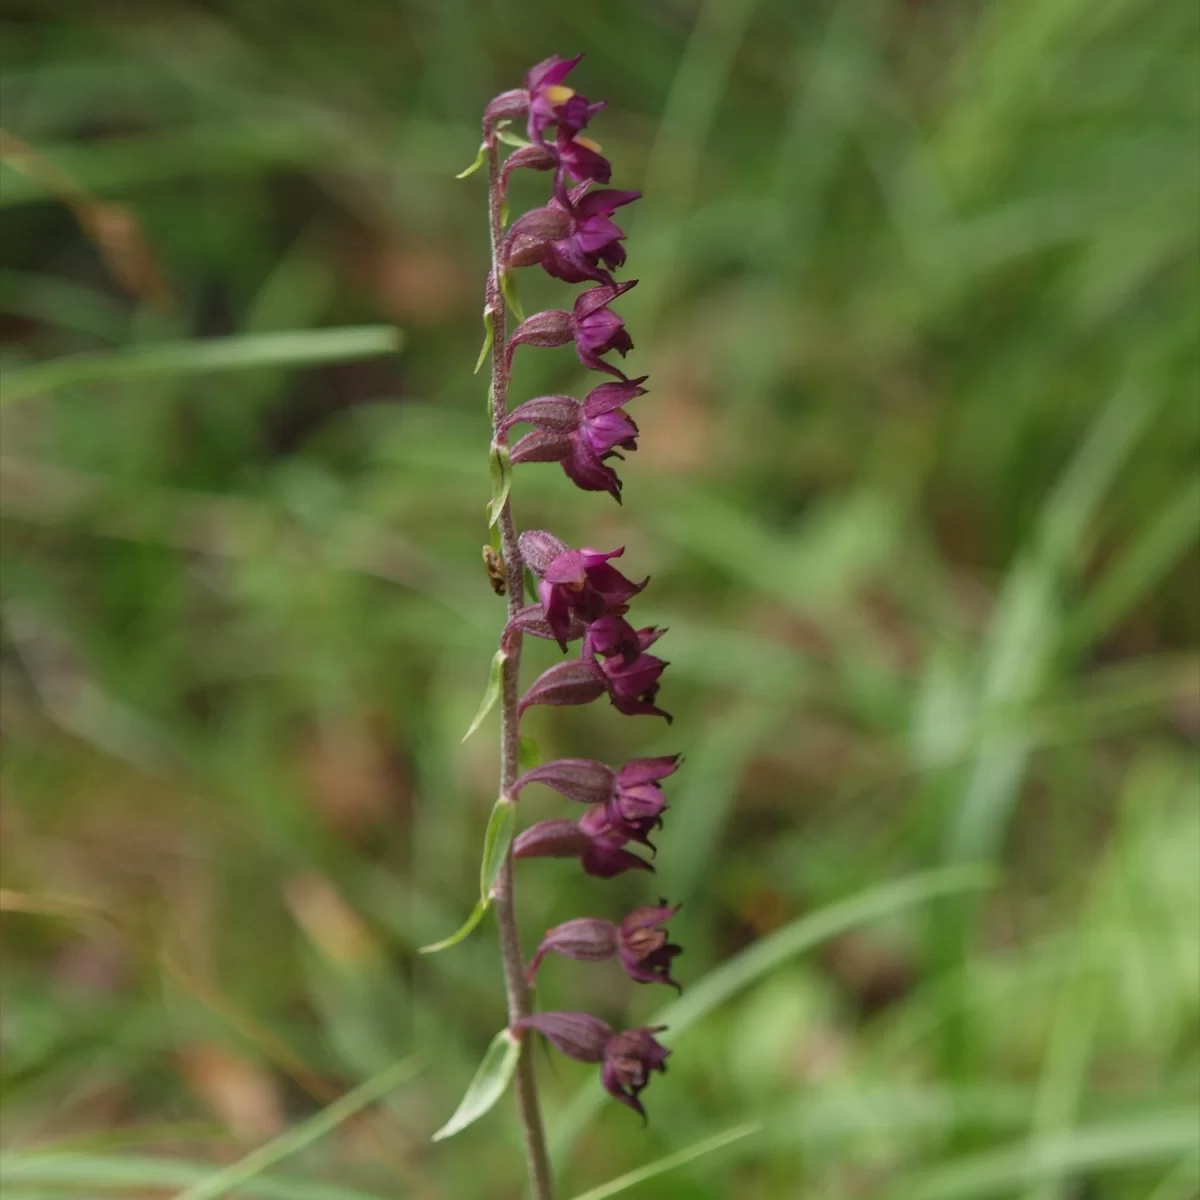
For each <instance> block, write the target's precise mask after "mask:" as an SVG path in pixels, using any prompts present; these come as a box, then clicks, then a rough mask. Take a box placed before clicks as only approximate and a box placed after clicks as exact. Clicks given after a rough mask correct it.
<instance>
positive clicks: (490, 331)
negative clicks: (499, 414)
mask: <svg viewBox="0 0 1200 1200" xmlns="http://www.w3.org/2000/svg"><path fill="white" fill-rule="evenodd" d="M483 329H484V334H483V345H482V346H480V348H479V357H478V358H477V359H476V360H475V370H474V371H472V372H471V373H472V374H473V375H478V374H479V371H480V368H481V367H482V366H483V364H484V363H485V362H487V356H488V354H489V353H490V352H491V349H492V342H493V341H494V340H495V337H496V318H495V317H494V316H493V315H492V310H491V309H490V308H488V309H485V310H484V313H483ZM491 407H492V403H491V396H490V395H489V396H488V409H489V411H490V410H491Z"/></svg>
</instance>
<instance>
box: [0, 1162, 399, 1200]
mask: <svg viewBox="0 0 1200 1200" xmlns="http://www.w3.org/2000/svg"><path fill="white" fill-rule="evenodd" d="M211 1174H212V1167H211V1166H210V1165H208V1164H204V1163H189V1162H183V1161H181V1160H178V1159H167V1158H126V1157H119V1158H118V1157H111V1158H110V1157H103V1156H99V1155H84V1154H79V1155H76V1154H71V1155H66V1154H36V1153H30V1154H20V1155H16V1154H13V1155H8V1156H5V1157H3V1158H0V1195H3V1196H6V1197H7V1196H8V1195H9V1194H10V1193H9V1188H10V1186H11V1185H12V1184H18V1183H29V1184H49V1185H56V1186H65V1187H81V1188H87V1189H88V1190H89V1191H90V1192H94V1191H95V1190H96V1189H104V1190H115V1191H116V1192H117V1193H118V1195H128V1194H129V1193H130V1192H131V1191H134V1190H142V1189H156V1190H161V1189H164V1188H186V1187H190V1186H191V1185H193V1184H196V1183H199V1182H201V1181H202V1180H204V1179H205V1178H206V1177H208V1176H210V1175H211ZM240 1190H241V1192H242V1194H243V1195H245V1196H257V1197H261V1200H395V1197H394V1195H393V1196H391V1197H384V1196H381V1195H379V1193H378V1192H363V1191H359V1190H358V1189H356V1188H347V1187H342V1186H341V1185H339V1184H334V1183H313V1182H312V1181H311V1180H300V1179H292V1178H281V1177H278V1176H277V1177H275V1178H266V1177H264V1176H258V1177H257V1178H252V1179H247V1180H246V1181H245V1182H243V1183H242V1184H241V1185H240Z"/></svg>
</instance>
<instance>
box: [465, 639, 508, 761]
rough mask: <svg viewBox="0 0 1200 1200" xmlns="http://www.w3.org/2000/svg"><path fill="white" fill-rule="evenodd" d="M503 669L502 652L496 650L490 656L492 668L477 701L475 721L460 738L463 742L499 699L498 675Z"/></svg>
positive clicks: (481, 722)
mask: <svg viewBox="0 0 1200 1200" xmlns="http://www.w3.org/2000/svg"><path fill="white" fill-rule="evenodd" d="M503 668H504V651H503V650H497V651H496V653H495V654H494V655H493V656H492V666H491V669H490V670H489V671H488V681H487V686H486V687H485V688H484V689H483V698H482V699H481V700H480V701H479V710H478V711H477V712H476V713H475V719H474V720H473V721H472V722H471V727H470V729H468V730H467V732H466V733H464V734H463V736H462V740H463V741H464V742H465V741H466V740H467V738H469V737H470V736H471V734H473V733H474V732H475V730H477V729H478V728H479V727H480V725H482V724H483V720H484V718H485V717H486V716H487V715H488V713H490V712H491V711H492V709H493V708H495V707H496V701H497V700H499V699H500V675H501V672H502V671H503Z"/></svg>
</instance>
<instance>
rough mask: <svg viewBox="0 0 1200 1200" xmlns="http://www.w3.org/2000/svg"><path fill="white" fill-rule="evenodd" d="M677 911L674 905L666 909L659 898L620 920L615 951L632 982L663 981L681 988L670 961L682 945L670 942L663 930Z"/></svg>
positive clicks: (678, 988) (681, 949) (680, 950)
mask: <svg viewBox="0 0 1200 1200" xmlns="http://www.w3.org/2000/svg"><path fill="white" fill-rule="evenodd" d="M678 911H679V905H678V904H676V905H675V906H674V907H673V908H668V907H667V903H666V901H665V900H663V901H660V902H659V903H658V904H657V905H654V904H651V905H645V906H643V907H642V908H635V909H634V910H633V912H631V913H629V914H628V915H627V916H626V917H625V918H624V919H623V920H622V921H621V924H620V926H619V928H618V933H617V938H618V943H619V949H618V953H619V955H620V958H621V965H622V966H623V967H624V968H625V973H626V974H627V975H628V976H629V978H630V979H632V980H634V981H635V982H636V983H666V984H669V985H670V986H671V987H673V988H674V989H675V990H676V991H677V992H682V991H683V988H682V987H681V986H680V985H679V983H678V982H676V981H675V980H674V979H672V978H671V960H672V959H673V958H674V957H675V956H676V955H678V954H682V953H683V947H682V946H676V945H674V944H673V943H672V942H670V941H669V940H668V937H669V935H668V933H667V930H666V923H667V922H668V921H669V920H670V919H671V918H672V917H673V916H674V915H675V914H676V913H677V912H678Z"/></svg>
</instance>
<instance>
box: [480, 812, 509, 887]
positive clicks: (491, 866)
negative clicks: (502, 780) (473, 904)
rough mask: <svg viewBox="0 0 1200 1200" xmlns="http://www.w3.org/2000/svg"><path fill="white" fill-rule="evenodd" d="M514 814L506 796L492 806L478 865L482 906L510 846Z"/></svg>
mask: <svg viewBox="0 0 1200 1200" xmlns="http://www.w3.org/2000/svg"><path fill="white" fill-rule="evenodd" d="M516 812H517V806H516V805H515V804H514V803H513V802H512V801H511V800H509V799H508V797H507V796H501V797H500V799H499V800H497V801H496V803H495V804H493V805H492V815H491V816H490V817H489V818H488V826H487V833H485V834H484V835H483V859H482V861H481V862H480V864H479V899H480V902H481V903H483V904H487V903H489V902H490V900H491V895H492V886H493V885H494V884H495V882H496V879H497V878H498V877H499V875H500V868H501V867H503V866H504V859H505V857H506V855H507V854H508V848H509V846H511V845H512V839H513V824H514V823H515V820H516Z"/></svg>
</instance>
